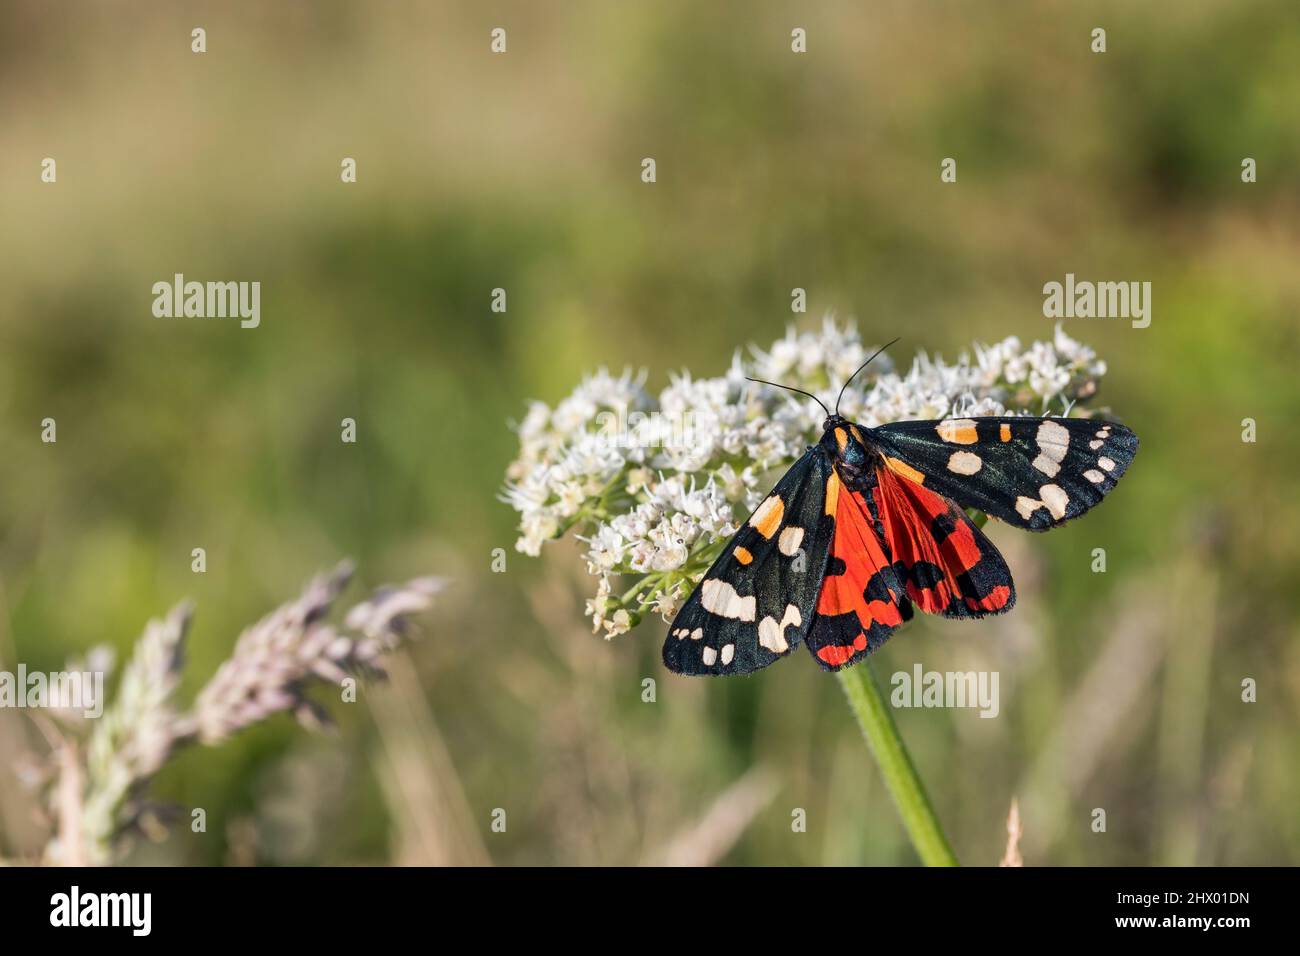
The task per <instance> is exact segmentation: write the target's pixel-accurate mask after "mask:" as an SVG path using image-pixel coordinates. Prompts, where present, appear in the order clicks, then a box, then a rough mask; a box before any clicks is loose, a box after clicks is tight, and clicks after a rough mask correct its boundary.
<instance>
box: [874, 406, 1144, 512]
mask: <svg viewBox="0 0 1300 956" xmlns="http://www.w3.org/2000/svg"><path fill="white" fill-rule="evenodd" d="M869 438H870V440H871V441H872V442H873V443H874V444H875V446H876V447H877V448H878V449H879V450H880V451H881V452H882V453H883V454H884V455H885V456H886V464H888V465H889V466H890V467H891V468H893V470H895V471H898V472H900V473H902V474H905V475H907V470H906V469H900V468H898V467H897V465H896V464H891V463H890V462H889V459H890V458H893V459H895V461H896V462H902V464H903V465H905V466H907V469H911V470H913V471H915V472H917V473H919V474H920V475H921V476H923V477H922V478H921V483H922V484H923V485H924V486H925V487H926V488H929V489H931V490H932V491H936V492H938V493H939V494H941V495H944V496H946V497H948V498H951V499H952V500H953V501H955V502H957V503H958V504H959V505H961V506H962V507H964V508H975V509H978V510H979V511H983V512H984V513H986V514H988V515H991V516H993V517H995V518H1000V519H1001V520H1003V521H1005V522H1007V523H1008V524H1012V525H1015V526H1016V527H1018V528H1026V529H1028V530H1030V531H1046V530H1048V529H1050V528H1054V527H1056V526H1057V525H1059V524H1061V523H1063V522H1065V521H1069V520H1070V519H1071V518H1076V517H1078V516H1079V515H1081V514H1083V513H1084V512H1085V511H1087V510H1088V509H1089V508H1091V507H1093V506H1094V505H1096V504H1097V503H1098V502H1100V501H1101V499H1102V498H1104V497H1105V496H1106V495H1107V494H1109V493H1110V492H1111V490H1112V489H1114V487H1115V483H1116V482H1118V481H1119V479H1120V477H1121V476H1122V475H1123V474H1124V472H1125V471H1126V470H1127V469H1128V466H1129V464H1130V463H1131V462H1132V461H1133V456H1134V455H1136V454H1137V448H1138V439H1137V435H1135V434H1133V432H1132V431H1130V430H1129V429H1127V428H1125V427H1124V426H1123V425H1119V424H1116V423H1115V422H1108V421H1102V420H1100V419H1094V418H1031V417H1027V416H1025V417H1014V416H1013V417H997V418H992V417H990V418H963V419H946V420H943V421H909V422H893V423H891V424H888V425H883V426H881V427H880V428H876V429H872V430H871V431H870V434H869ZM907 476H908V477H911V478H912V479H913V480H916V477H915V476H914V475H907Z"/></svg>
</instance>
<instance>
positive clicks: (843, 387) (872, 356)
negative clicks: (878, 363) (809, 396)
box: [835, 339, 898, 415]
mask: <svg viewBox="0 0 1300 956" xmlns="http://www.w3.org/2000/svg"><path fill="white" fill-rule="evenodd" d="M897 341H898V339H894V341H893V342H886V343H885V344H884V345H882V346H881V347H880V348H878V349H876V350H875V351H874V352H872V353H871V358H869V359H867V360H866V361H865V362H863V363H862V364H861V365H859V366H858V371H857V372H854V373H853V374H852V375H850V376H849V377H848V378H847V379H845V380H844V384H843V385H841V386H840V396H839V398H837V399H835V414H836V415H838V414H839V413H840V401H841V400H842V399H843V398H844V390H845V389H846V388H848V387H849V382H851V381H853V380H854V379H855V378H857V377H858V372H861V371H862V370H863V369H864V368H866V367H867V366H868V365H870V364H871V363H872V361H873V360H874V359H875V357H876V356H877V355H879V354H880V353H881V352H883V351H884V350H885V349H887V348H889V347H890V346H891V345H893V344H894V342H897Z"/></svg>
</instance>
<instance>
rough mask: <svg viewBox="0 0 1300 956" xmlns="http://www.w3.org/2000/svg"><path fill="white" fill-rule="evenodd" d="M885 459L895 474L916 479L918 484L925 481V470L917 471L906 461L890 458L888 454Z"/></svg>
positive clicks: (910, 479) (909, 479) (908, 478)
mask: <svg viewBox="0 0 1300 956" xmlns="http://www.w3.org/2000/svg"><path fill="white" fill-rule="evenodd" d="M884 459H885V464H886V465H888V466H889V470H890V471H892V472H894V473H895V474H899V475H902V476H903V477H904V478H906V479H907V480H908V481H914V482H916V483H917V484H918V485H920V484H924V483H925V473H924V472H920V471H917V470H916V469H915V468H913V467H912V466H911V465H909V464H907V463H906V462H902V461H899V460H898V459H897V458H890V457H889V456H888V455H885V456H884Z"/></svg>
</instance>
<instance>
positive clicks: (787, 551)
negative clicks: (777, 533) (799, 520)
mask: <svg viewBox="0 0 1300 956" xmlns="http://www.w3.org/2000/svg"><path fill="white" fill-rule="evenodd" d="M801 544H803V528H794V527H789V528H786V529H785V530H784V531H782V532H781V537H780V539H778V540H777V542H776V546H777V548H779V549H780V551H781V553H782V554H784V555H785V556H786V557H789V558H793V557H794V556H795V555H796V554H798V552H799V545H801Z"/></svg>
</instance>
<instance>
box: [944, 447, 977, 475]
mask: <svg viewBox="0 0 1300 956" xmlns="http://www.w3.org/2000/svg"><path fill="white" fill-rule="evenodd" d="M983 467H984V459H983V458H981V457H980V456H979V455H977V454H975V453H974V452H970V451H955V452H953V453H952V457H950V458H949V459H948V470H949V471H951V472H952V473H953V474H955V475H973V474H975V473H976V472H977V471H979V470H980V469H981V468H983Z"/></svg>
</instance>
